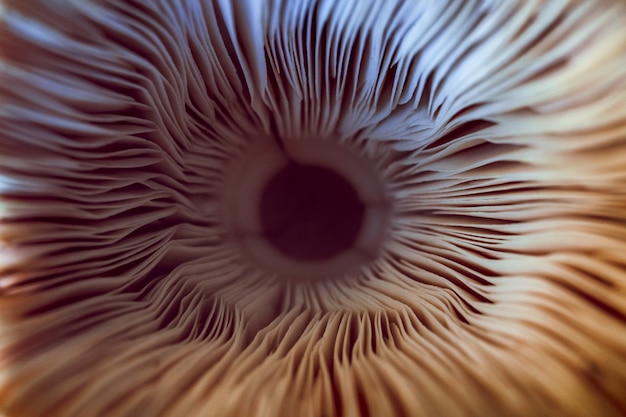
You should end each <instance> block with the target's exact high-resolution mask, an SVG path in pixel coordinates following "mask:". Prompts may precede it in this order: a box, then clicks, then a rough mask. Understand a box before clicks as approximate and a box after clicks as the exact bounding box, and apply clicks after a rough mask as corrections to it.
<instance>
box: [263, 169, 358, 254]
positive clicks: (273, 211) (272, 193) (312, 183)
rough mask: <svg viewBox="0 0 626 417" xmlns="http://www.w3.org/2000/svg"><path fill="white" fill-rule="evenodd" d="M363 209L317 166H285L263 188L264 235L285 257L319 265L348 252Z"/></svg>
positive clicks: (337, 178) (346, 186)
mask: <svg viewBox="0 0 626 417" xmlns="http://www.w3.org/2000/svg"><path fill="white" fill-rule="evenodd" d="M364 213H365V205H364V204H363V202H361V200H360V199H359V196H358V194H357V192H356V191H355V190H354V188H353V187H352V186H351V185H350V183H348V181H346V180H345V179H344V178H343V177H342V176H341V175H339V174H337V173H336V172H334V171H331V170H330V169H328V168H323V167H320V166H316V165H300V164H296V163H294V162H291V163H289V164H288V165H287V166H285V167H284V168H283V169H282V170H281V171H279V172H278V173H277V174H276V175H275V176H274V177H273V178H272V179H271V180H270V181H269V182H268V183H267V185H266V186H265V190H264V191H263V196H262V199H261V223H262V226H263V234H264V235H265V237H266V239H268V240H269V241H270V242H271V243H272V244H273V245H274V246H276V247H277V248H278V249H280V250H281V251H282V252H283V253H284V254H286V255H288V256H291V257H293V258H296V259H300V260H309V261H312V260H323V259H328V258H331V257H333V256H335V255H337V254H339V253H340V252H342V251H343V250H345V249H349V248H350V247H351V246H352V244H353V243H354V241H355V239H356V238H357V236H358V234H359V230H360V229H361V223H362V222H363V215H364Z"/></svg>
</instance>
